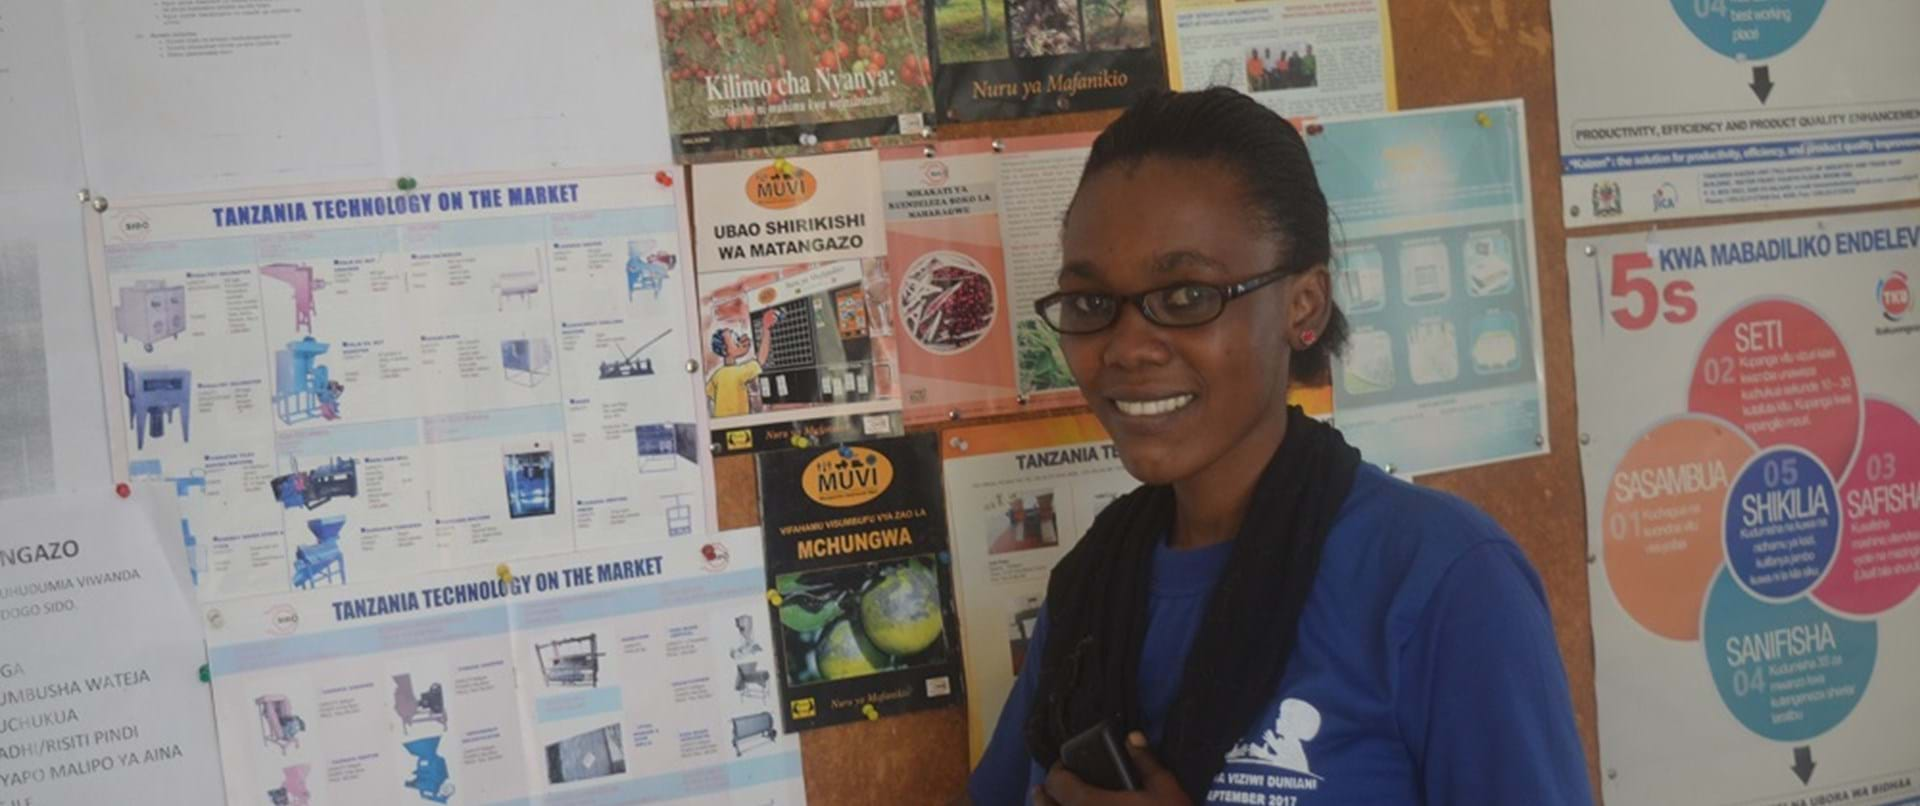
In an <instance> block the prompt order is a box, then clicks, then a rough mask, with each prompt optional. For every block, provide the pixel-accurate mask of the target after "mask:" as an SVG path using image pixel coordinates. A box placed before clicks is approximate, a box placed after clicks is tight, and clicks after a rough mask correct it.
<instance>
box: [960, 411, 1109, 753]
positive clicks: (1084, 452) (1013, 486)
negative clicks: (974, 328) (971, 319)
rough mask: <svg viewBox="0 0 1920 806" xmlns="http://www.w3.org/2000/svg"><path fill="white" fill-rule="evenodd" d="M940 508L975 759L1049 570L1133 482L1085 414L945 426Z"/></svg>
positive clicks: (1034, 618) (1023, 654) (1013, 672)
mask: <svg viewBox="0 0 1920 806" xmlns="http://www.w3.org/2000/svg"><path fill="white" fill-rule="evenodd" d="M942 434H943V435H944V437H945V440H946V441H945V443H943V444H942V445H941V446H940V452H941V456H942V458H943V459H944V460H945V462H944V464H945V467H944V473H945V475H946V485H947V490H946V492H947V514H948V517H949V518H950V519H951V521H952V536H953V538H952V543H953V563H954V581H955V583H956V584H957V585H958V586H959V588H960V607H961V613H962V614H963V615H964V616H965V617H964V618H963V619H961V629H962V637H963V638H964V643H965V646H966V654H967V693H968V700H967V703H968V704H967V735H968V736H969V737H971V739H972V743H971V747H970V748H969V751H970V755H969V756H968V758H969V760H970V763H977V762H979V760H980V754H981V753H982V752H984V751H985V750H986V743H987V739H988V737H990V736H992V735H993V725H994V722H995V721H996V720H997V719H999V718H1000V707H1001V706H1002V705H1003V704H1005V703H1006V701H1007V693H1008V692H1010V691H1012V690H1013V681H1014V679H1015V678H1017V677H1018V676H1019V675H1020V669H1021V667H1022V666H1023V665H1024V664H1025V663H1026V660H1027V644H1028V641H1029V640H1031V639H1032V637H1033V631H1034V627H1035V625H1036V624H1037V623H1038V621H1039V617H1040V605H1041V603H1042V600H1043V599H1044V598H1045V596H1046V593H1047V576H1048V575H1049V574H1050V573H1052V572H1053V565H1054V563H1056V562H1058V561H1059V560H1060V558H1061V557H1063V556H1066V553H1067V552H1068V551H1069V550H1071V549H1072V548H1073V546H1074V544H1075V543H1078V542H1080V537H1081V535H1084V534H1086V531H1087V528H1088V527H1090V526H1092V525H1093V518H1094V516H1095V515H1098V514H1099V513H1100V510H1102V509H1105V508H1106V506H1107V504H1109V503H1112V502H1113V501H1114V499H1116V498H1119V497H1120V496H1122V495H1125V494H1126V493H1128V492H1129V491H1131V490H1133V488H1135V487H1138V486H1139V484H1140V483H1139V482H1138V481H1135V480H1134V478H1133V477H1132V476H1129V475H1127V471H1126V470H1125V469H1124V468H1122V467H1121V466H1120V454H1119V452H1118V451H1116V450H1115V449H1114V446H1113V442H1111V441H1110V440H1109V439H1108V438H1107V433H1106V431H1104V430H1102V429H1101V428H1100V423H1099V421H1098V420H1095V419H1094V417H1093V415H1091V414H1077V415H1073V416H1068V417H1051V418H1047V419H1042V420H1023V421H1020V422H1015V423H1005V424H1001V425H982V426H971V427H967V428H953V429H948V430H946V431H944V432H942Z"/></svg>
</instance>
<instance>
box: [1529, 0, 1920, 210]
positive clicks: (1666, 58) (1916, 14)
mask: <svg viewBox="0 0 1920 806" xmlns="http://www.w3.org/2000/svg"><path fill="white" fill-rule="evenodd" d="M1553 30H1554V38H1553V56H1554V75H1555V79H1556V80H1555V86H1556V88H1557V95H1558V98H1559V109H1560V174H1561V178H1560V186H1561V195H1562V197H1563V198H1564V199H1565V202H1566V210H1565V213H1566V224H1567V226H1569V227H1586V226H1597V225H1601V224H1617V223H1621V222H1627V221H1651V220H1661V219H1671V218H1690V217H1698V216H1709V215H1733V214H1736V213H1749V212H1757V211H1761V210H1802V209H1814V208H1821V207H1839V206H1846V205H1858V204H1870V203H1873V202H1884V201H1893V200H1896V199H1913V198H1920V96H1916V95H1915V94H1914V91H1913V88H1914V76H1920V50H1916V49H1915V48H1914V47H1913V32H1914V31H1920V5H1915V4H1914V3H1911V2H1905V0H1853V2H1845V3H1829V2H1824V0H1752V1H1751V2H1737V1H1736V2H1725V1H1724V0H1674V1H1673V2H1671V3H1659V2H1637V3H1589V2H1581V0H1553ZM1651 88H1658V91H1657V92H1650V91H1649V89H1651Z"/></svg>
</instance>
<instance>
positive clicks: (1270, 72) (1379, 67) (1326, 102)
mask: <svg viewBox="0 0 1920 806" xmlns="http://www.w3.org/2000/svg"><path fill="white" fill-rule="evenodd" d="M1161 10H1162V12H1163V13H1164V14H1165V16H1164V17H1163V18H1162V23H1161V26H1162V27H1163V28H1165V29H1166V31H1167V32H1168V33H1167V77H1168V79H1169V83H1170V84H1171V85H1172V86H1173V87H1174V88H1175V89H1183V90H1197V89H1203V88H1206V87H1232V88H1234V89H1236V90H1239V91H1241V92H1244V93H1247V94H1249V95H1252V96H1253V97H1254V98H1256V99H1259V101H1260V102H1261V103H1263V104H1266V105H1267V106H1269V107H1272V108H1273V110H1274V111H1276V112H1279V113H1280V114H1282V115H1285V116H1286V117H1287V118H1288V119H1289V120H1298V119H1301V118H1321V117H1339V116H1344V115H1364V114H1372V113H1376V112H1387V111H1391V110H1393V109H1397V108H1399V107H1398V104H1397V103H1396V99H1395V97H1394V86H1395V85H1394V80H1393V33H1392V24H1391V22H1390V20H1389V18H1388V15H1387V0H1359V2H1351V3H1323V2H1318V1H1317V0H1263V1H1262V2H1221V0H1167V2H1166V3H1164V4H1163V5H1162V6H1161Z"/></svg>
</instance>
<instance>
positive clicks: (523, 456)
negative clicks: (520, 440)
mask: <svg viewBox="0 0 1920 806" xmlns="http://www.w3.org/2000/svg"><path fill="white" fill-rule="evenodd" d="M502 461H503V463H504V465H505V470H506V477H507V514H508V515H509V516H511V517H514V518H531V517H535V516H538V515H552V514H553V506H554V489H553V451H549V450H541V449H540V448H539V446H538V445H535V446H534V448H533V449H532V450H527V451H509V452H508V453H507V454H506V456H505V458H504V459H503V460H502Z"/></svg>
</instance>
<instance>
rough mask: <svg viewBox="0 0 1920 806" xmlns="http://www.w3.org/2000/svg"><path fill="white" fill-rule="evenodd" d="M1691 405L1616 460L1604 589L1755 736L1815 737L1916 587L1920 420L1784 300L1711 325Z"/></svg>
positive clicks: (1860, 680) (1854, 697)
mask: <svg viewBox="0 0 1920 806" xmlns="http://www.w3.org/2000/svg"><path fill="white" fill-rule="evenodd" d="M1816 5H1817V4H1816ZM1687 409H1688V411H1687V412H1686V413H1685V414H1681V415H1678V416H1675V417H1671V418H1668V419H1666V420H1663V421H1661V422H1659V423H1656V424H1655V425H1654V426H1653V427H1652V428H1649V429H1648V430H1647V431H1646V432H1644V433H1642V434H1640V435H1639V436H1638V437H1637V438H1636V439H1635V440H1634V441H1633V442H1632V444H1630V445H1628V446H1627V449H1626V451H1625V453H1624V454H1623V455H1622V456H1621V458H1620V460H1619V462H1618V463H1617V464H1616V465H1615V466H1614V470H1613V474H1612V477H1611V478H1610V479H1609V483H1608V487H1607V491H1606V495H1605V502H1604V504H1603V506H1602V511H1601V524H1600V529H1601V530H1602V534H1603V535H1604V537H1603V539H1602V546H1603V549H1602V558H1603V561H1604V564H1605V569H1606V575H1607V580H1608V586H1609V588H1610V589H1611V590H1612V592H1613V594H1614V598H1615V599H1616V600H1618V601H1619V602H1620V605H1621V608H1622V609H1623V610H1624V611H1625V612H1626V613H1627V615H1628V616H1629V617H1630V618H1632V619H1633V620H1634V622H1635V623H1637V624H1639V625H1640V626H1641V627H1643V628H1645V629H1646V630H1648V631H1649V632H1652V633H1654V634H1656V635H1659V636H1661V637H1663V638H1668V639H1671V640H1675V641H1700V642H1701V645H1702V648H1703V649H1704V650H1705V654H1706V661H1707V667H1708V670H1709V672H1710V674H1711V676H1712V678H1713V682H1714V686H1715V688H1716V689H1717V690H1718V691H1719V693H1720V698H1721V701H1722V702H1723V703H1725V705H1726V706H1727V709H1728V711H1729V712H1731V713H1732V715H1733V716H1734V718H1735V719H1737V720H1738V721H1739V722H1740V723H1741V724H1742V725H1745V726H1746V727H1747V729H1748V730H1751V731H1753V732H1754V733H1755V734H1758V735H1760V736H1763V737H1766V738H1768V739H1773V740H1776V741H1805V740H1807V739H1810V738H1812V737H1815V736H1818V735H1820V734H1822V733H1825V732H1826V731H1828V730H1830V729H1832V728H1833V727H1834V726H1835V725H1838V724H1840V722H1841V721H1842V720H1844V719H1846V717H1847V715H1848V714H1849V713H1851V712H1852V711H1853V708H1854V706H1856V705H1857V704H1858V703H1859V701H1860V699H1861V697H1863V696H1865V694H1866V690H1867V684H1868V682H1869V681H1870V679H1871V678H1872V675H1873V667H1874V661H1875V657H1876V655H1877V654H1878V649H1879V646H1878V642H1879V627H1878V624H1877V622H1876V621H1875V617H1877V616H1878V615H1880V614H1882V613H1885V612H1886V611H1888V610H1890V609H1892V608H1894V607H1896V606H1899V605H1900V604H1902V603H1903V602H1906V601H1907V600H1908V599H1909V598H1911V597H1912V596H1913V595H1914V591H1915V590H1916V589H1920V420H1916V418H1915V416H1914V413H1913V412H1911V411H1907V410H1904V409H1902V408H1901V407H1900V406H1899V405H1897V404H1895V403H1893V402H1891V401H1887V400H1882V399H1878V398H1867V397H1864V396H1863V395H1862V394H1861V393H1860V391H1859V388H1858V385H1857V383H1856V380H1855V375H1854V370H1853V363H1852V359H1851V358H1850V357H1849V355H1848V353H1847V349H1846V345H1845V344H1843V343H1842V342H1841V341H1840V337H1839V335H1838V334H1836V333H1835V332H1834V330H1833V328H1832V327H1831V326H1829V325H1828V324H1827V322H1826V320H1825V319H1823V318H1822V317H1821V316H1820V315H1819V314H1818V313H1815V312H1814V311H1813V310H1811V309H1809V308H1807V307H1806V306H1805V305H1802V304H1800V303H1798V302H1796V301H1792V300H1784V299H1761V300H1757V301H1753V302H1750V303H1748V304H1746V305H1744V306H1742V307H1741V308H1739V309H1738V310H1736V311H1735V312H1734V313H1733V314H1732V315H1730V316H1728V317H1727V318H1726V319H1725V320H1723V321H1721V322H1720V323H1719V324H1718V325H1716V326H1715V327H1714V329H1713V331H1712V332H1711V333H1710V334H1709V335H1708V337H1707V339H1706V342H1705V343H1704V344H1703V345H1702V347H1701V349H1700V353H1699V355H1698V356H1697V357H1696V358H1695V360H1694V368H1693V376H1692V378H1691V381H1690V386H1689V388H1688V394H1687Z"/></svg>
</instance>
